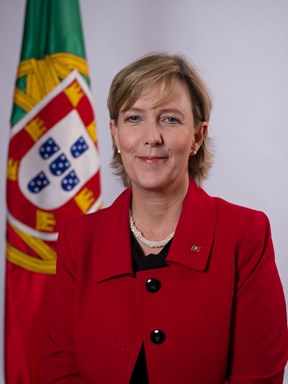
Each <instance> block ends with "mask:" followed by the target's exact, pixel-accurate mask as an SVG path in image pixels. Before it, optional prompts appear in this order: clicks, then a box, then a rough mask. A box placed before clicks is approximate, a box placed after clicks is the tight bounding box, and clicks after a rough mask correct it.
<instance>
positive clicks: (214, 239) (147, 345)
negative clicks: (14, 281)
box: [45, 54, 287, 384]
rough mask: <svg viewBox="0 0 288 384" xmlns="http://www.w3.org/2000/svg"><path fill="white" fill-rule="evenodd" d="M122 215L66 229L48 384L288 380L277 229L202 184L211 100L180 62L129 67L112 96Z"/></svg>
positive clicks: (157, 59) (96, 217)
mask: <svg viewBox="0 0 288 384" xmlns="http://www.w3.org/2000/svg"><path fill="white" fill-rule="evenodd" d="M108 107H109V112H110V117H111V121H110V130H111V134H112V139H113V146H114V156H113V166H114V168H115V172H116V174H118V175H121V176H122V178H123V181H124V184H125V185H126V186H127V189H126V190H125V191H124V192H123V193H122V194H121V195H120V196H119V197H118V198H117V200H116V201H115V202H114V203H113V205H112V206H111V207H109V208H107V209H103V210H101V211H99V212H97V213H95V214H91V215H87V216H85V217H81V218H79V219H77V220H75V221H73V222H71V223H69V224H67V225H66V227H65V228H64V229H63V231H62V232H61V233H60V236H59V255H58V262H57V263H58V264H57V276H56V282H55V291H54V295H53V298H52V308H51V314H52V315H51V318H50V321H49V329H48V343H47V353H46V365H45V366H46V368H45V380H46V382H47V383H54V382H57V383H72V382H73V383H101V384H114V383H115V384H127V383H148V382H149V383H151V384H164V383H165V384H169V383H170V384H178V383H181V384H188V383H189V384H190V383H196V384H198V383H199V384H218V383H219V384H223V383H239V384H240V383H241V384H242V383H243V384H248V383H251V384H252V383H269V384H271V383H282V380H283V370H284V366H285V364H286V361H287V322H286V310H285V302H284V296H283V290H282V287H281V283H280V280H279V276H278V273H277V269H276V266H275V261H274V254H273V246H272V241H271V234H270V227H269V222H268V219H267V218H266V216H265V215H264V214H263V213H261V212H257V211H253V210H250V209H247V208H243V207H239V206H236V205H232V204H230V203H228V202H226V201H223V200H221V199H219V198H213V197H210V196H208V195H207V194H206V193H205V192H204V191H203V189H201V188H200V187H199V185H200V183H201V181H202V180H203V179H204V178H205V177H206V175H207V171H208V169H209V166H210V163H211V152H210V151H209V142H208V136H207V131H208V121H209V115H210V110H211V99H210V96H209V94H208V92H207V90H206V88H205V85H204V84H203V82H202V80H201V79H200V77H199V75H198V74H197V72H196V71H195V69H194V68H193V67H192V66H191V65H190V64H189V63H188V62H187V60H186V59H185V58H183V57H180V56H170V55H166V54H155V55H150V56H147V57H144V58H142V59H140V60H138V61H136V62H134V63H132V64H131V65H129V66H127V67H126V68H124V69H123V70H122V71H121V72H120V73H118V74H117V75H116V77H115V78H114V80H113V82H112V85H111V89H110V94H109V98H108Z"/></svg>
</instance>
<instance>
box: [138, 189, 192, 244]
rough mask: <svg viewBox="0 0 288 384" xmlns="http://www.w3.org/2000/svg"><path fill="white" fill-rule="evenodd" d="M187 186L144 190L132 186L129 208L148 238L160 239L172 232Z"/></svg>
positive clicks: (139, 227)
mask: <svg viewBox="0 0 288 384" xmlns="http://www.w3.org/2000/svg"><path fill="white" fill-rule="evenodd" d="M188 187H189V182H188V183H187V186H185V187H184V188H183V186H182V187H181V188H178V189H174V190H172V191H171V190H170V191H169V192H167V191H146V190H142V189H138V188H137V187H136V186H132V202H131V210H132V214H133V218H134V221H135V224H136V226H137V228H138V229H139V230H140V231H141V232H142V233H143V235H144V236H145V237H147V238H148V239H150V240H155V241H157V240H161V239H163V238H165V237H167V236H168V235H169V234H170V233H171V232H174V231H175V229H176V226H177V223H178V220H179V216H180V214H181V210H182V205H183V201H184V198H185V196H186V193H187V190H188Z"/></svg>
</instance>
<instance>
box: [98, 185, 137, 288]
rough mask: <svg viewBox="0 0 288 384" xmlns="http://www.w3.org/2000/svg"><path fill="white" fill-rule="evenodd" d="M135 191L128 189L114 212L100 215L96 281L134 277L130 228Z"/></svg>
mask: <svg viewBox="0 0 288 384" xmlns="http://www.w3.org/2000/svg"><path fill="white" fill-rule="evenodd" d="M130 199H131V190H130V189H126V190H125V191H124V192H123V193H122V194H121V195H120V196H119V197H118V198H117V199H116V200H115V202H114V203H113V204H112V206H111V207H110V208H107V209H103V210H102V211H100V212H99V216H98V217H99V220H100V225H98V226H97V228H99V229H97V234H96V236H95V242H94V250H93V254H94V257H95V276H96V281H97V282H100V281H103V280H107V279H110V278H113V277H116V276H120V275H127V274H131V275H132V273H133V267H132V257H131V242H130V228H129V204H130Z"/></svg>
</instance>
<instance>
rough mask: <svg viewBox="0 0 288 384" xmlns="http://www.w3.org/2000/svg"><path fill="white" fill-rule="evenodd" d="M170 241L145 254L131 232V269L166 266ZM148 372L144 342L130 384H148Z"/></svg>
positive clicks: (141, 269)
mask: <svg viewBox="0 0 288 384" xmlns="http://www.w3.org/2000/svg"><path fill="white" fill-rule="evenodd" d="M171 241H172V240H170V241H169V243H168V244H166V245H165V247H164V248H163V249H162V250H161V251H160V252H159V253H158V254H154V253H150V254H149V255H147V256H145V255H144V253H143V251H142V249H141V247H140V245H139V244H138V242H137V240H136V239H135V237H134V236H133V234H132V232H131V245H132V259H133V260H132V261H133V270H134V273H135V275H136V273H137V272H138V271H143V270H146V269H154V268H163V267H166V266H167V264H166V262H165V259H166V257H167V255H168V251H169V248H170V244H171ZM148 383H149V380H148V373H147V366H146V357H145V350H144V344H143V345H142V347H141V350H140V353H139V356H138V358H137V361H136V364H135V367H134V370H133V373H132V376H131V379H130V384H148Z"/></svg>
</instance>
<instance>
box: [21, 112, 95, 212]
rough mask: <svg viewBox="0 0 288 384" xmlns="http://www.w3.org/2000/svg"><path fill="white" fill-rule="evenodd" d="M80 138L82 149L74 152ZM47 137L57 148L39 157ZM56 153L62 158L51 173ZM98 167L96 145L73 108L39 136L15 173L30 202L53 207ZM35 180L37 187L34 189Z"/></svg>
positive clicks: (57, 206)
mask: <svg viewBox="0 0 288 384" xmlns="http://www.w3.org/2000/svg"><path fill="white" fill-rule="evenodd" d="M79 139H80V140H81V142H82V143H85V148H84V149H85V150H83V149H82V152H81V151H80V152H78V153H77V152H75V143H77V142H79ZM49 140H50V142H51V141H53V142H54V143H56V144H57V148H56V149H57V150H56V151H55V153H52V155H51V156H49V157H46V158H45V156H41V148H42V149H43V146H44V145H45V143H47V142H49ZM73 148H74V151H73ZM82 148H83V146H82ZM52 152H53V151H52ZM75 153H76V155H75ZM59 156H62V158H63V159H65V161H64V162H63V163H58V164H59V171H58V172H54V171H53V167H55V163H56V162H57V159H59ZM61 166H62V170H61V168H60V167H61ZM98 169H99V155H98V152H97V149H96V147H95V144H94V142H93V141H92V139H91V137H90V136H89V134H88V132H87V130H86V127H85V126H84V124H83V122H82V120H81V118H80V117H79V115H78V112H77V111H76V110H72V112H70V113H69V114H67V115H66V116H65V117H64V118H63V119H62V120H60V121H59V122H58V123H57V124H56V125H55V126H54V127H53V128H51V129H49V131H48V132H47V133H46V134H44V135H43V136H41V138H40V139H39V140H38V141H37V142H36V143H35V145H34V146H33V147H31V149H30V150H29V151H28V152H27V153H26V155H25V156H24V157H23V158H22V160H21V162H20V166H19V173H18V182H19V188H20V190H21V192H22V193H23V195H24V196H25V197H26V198H27V199H28V200H29V201H30V202H31V203H32V204H34V205H36V206H37V207H39V208H40V209H44V210H54V209H57V208H59V207H61V206H62V205H64V204H65V203H67V202H68V201H69V200H70V199H71V198H73V197H74V196H75V195H76V194H77V192H78V191H79V190H80V189H81V188H82V187H83V185H84V184H85V183H86V182H87V181H88V180H89V179H90V178H91V177H92V176H93V175H94V174H95V173H96V172H97V171H98ZM57 173H58V174H57ZM41 180H42V181H41ZM37 183H39V186H40V188H37V185H36V184H37ZM67 183H68V184H67ZM69 183H70V184H69ZM65 185H66V186H65ZM67 186H68V187H67Z"/></svg>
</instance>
